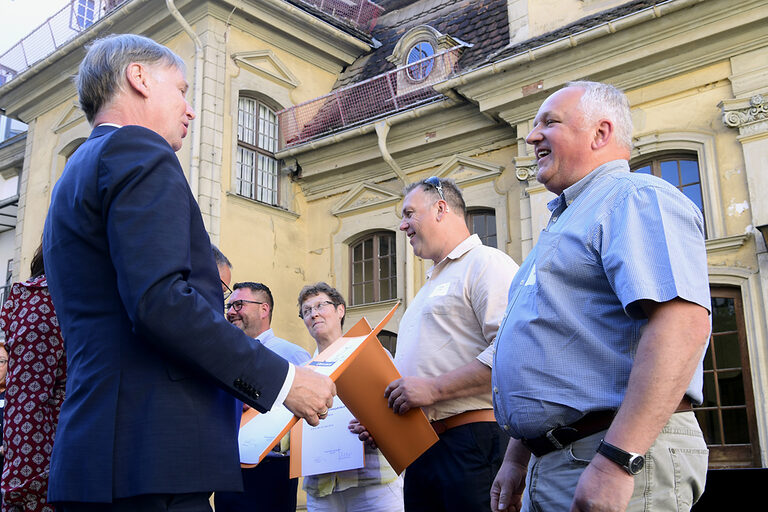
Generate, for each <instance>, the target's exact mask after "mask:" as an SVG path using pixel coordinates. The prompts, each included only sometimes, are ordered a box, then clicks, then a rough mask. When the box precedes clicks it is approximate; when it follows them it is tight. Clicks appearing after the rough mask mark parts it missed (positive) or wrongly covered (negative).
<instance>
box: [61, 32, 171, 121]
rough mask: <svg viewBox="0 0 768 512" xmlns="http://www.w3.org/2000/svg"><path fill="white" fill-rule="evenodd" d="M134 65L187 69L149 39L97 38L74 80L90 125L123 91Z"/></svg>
mask: <svg viewBox="0 0 768 512" xmlns="http://www.w3.org/2000/svg"><path fill="white" fill-rule="evenodd" d="M132 62H140V63H143V64H154V63H157V62H162V63H164V64H166V65H168V66H175V67H177V68H179V69H181V70H182V71H183V70H184V69H185V66H184V61H182V60H181V58H180V57H179V56H178V55H176V54H175V53H173V52H172V51H171V50H169V49H168V48H166V47H165V46H163V45H161V44H158V43H156V42H154V41H153V40H151V39H149V38H147V37H143V36H138V35H135V34H112V35H110V36H107V37H104V38H102V39H97V40H96V41H94V42H93V43H91V44H90V45H89V47H88V53H87V54H86V55H85V58H84V59H83V62H81V63H80V70H79V71H78V73H77V77H76V78H75V85H76V86H77V94H78V96H79V98H80V108H81V109H82V110H83V112H85V118H86V119H87V120H88V122H89V123H91V122H93V119H94V117H96V114H98V112H99V110H101V109H102V108H103V107H104V106H105V105H107V104H108V103H109V102H110V101H112V99H113V98H114V97H115V94H117V92H118V91H120V90H121V89H122V88H123V86H124V85H125V70H126V68H127V67H128V65H129V64H131V63H132Z"/></svg>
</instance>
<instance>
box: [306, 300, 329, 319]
mask: <svg viewBox="0 0 768 512" xmlns="http://www.w3.org/2000/svg"><path fill="white" fill-rule="evenodd" d="M328 305H330V306H335V305H336V304H334V303H333V302H331V301H329V300H324V301H323V302H318V303H317V304H315V305H314V306H305V307H303V308H301V314H300V315H299V318H308V317H310V316H312V314H313V313H314V312H315V311H317V312H318V313H319V312H320V310H321V309H323V308H325V306H328Z"/></svg>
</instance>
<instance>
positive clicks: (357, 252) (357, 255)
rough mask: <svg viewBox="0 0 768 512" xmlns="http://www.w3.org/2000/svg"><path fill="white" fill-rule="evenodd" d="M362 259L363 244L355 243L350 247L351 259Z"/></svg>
mask: <svg viewBox="0 0 768 512" xmlns="http://www.w3.org/2000/svg"><path fill="white" fill-rule="evenodd" d="M361 259H363V244H357V245H356V246H354V247H353V248H352V260H353V261H360V260H361Z"/></svg>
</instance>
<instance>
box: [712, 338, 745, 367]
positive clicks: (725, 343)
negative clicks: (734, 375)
mask: <svg viewBox="0 0 768 512" xmlns="http://www.w3.org/2000/svg"><path fill="white" fill-rule="evenodd" d="M712 345H714V347H715V359H716V360H717V367H718V368H720V369H724V368H741V348H740V347H739V335H738V334H736V333H734V334H716V335H714V336H713V337H712Z"/></svg>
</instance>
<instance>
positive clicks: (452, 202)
mask: <svg viewBox="0 0 768 512" xmlns="http://www.w3.org/2000/svg"><path fill="white" fill-rule="evenodd" d="M432 178H437V176H431V177H429V178H425V179H423V180H421V181H416V182H414V183H410V184H408V185H406V186H405V188H403V197H405V196H407V195H408V194H410V193H411V192H412V191H413V190H414V189H416V188H418V187H421V190H423V191H424V192H425V193H426V194H430V195H431V196H432V198H433V199H434V200H435V202H437V200H438V199H440V192H438V191H437V187H435V186H434V185H432V184H431V183H427V180H431V179H432ZM437 183H439V184H440V186H441V187H442V189H443V196H445V202H446V203H448V206H450V207H451V208H453V210H454V213H456V214H457V215H459V217H461V216H463V215H466V214H467V204H466V203H465V202H464V195H463V194H462V193H461V189H460V188H459V187H458V185H456V182H455V181H454V180H452V179H451V178H437ZM432 204H434V203H432Z"/></svg>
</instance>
